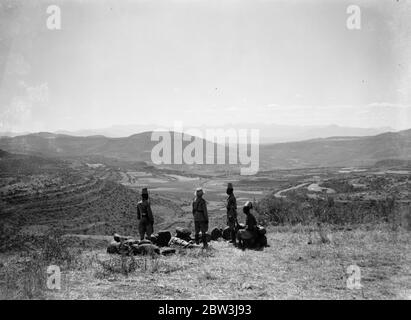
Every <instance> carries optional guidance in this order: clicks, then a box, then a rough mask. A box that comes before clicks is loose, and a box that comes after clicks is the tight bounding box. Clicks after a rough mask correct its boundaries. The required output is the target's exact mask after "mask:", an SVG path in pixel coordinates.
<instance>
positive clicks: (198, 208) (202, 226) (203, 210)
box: [193, 188, 208, 248]
mask: <svg viewBox="0 0 411 320" xmlns="http://www.w3.org/2000/svg"><path fill="white" fill-rule="evenodd" d="M203 194H204V192H203V189H201V188H197V189H196V192H195V198H194V200H193V216H194V230H195V242H196V244H199V243H200V231H201V234H202V239H201V240H202V242H203V247H204V248H207V246H208V244H207V235H206V232H207V231H208V212H207V203H206V201H205V200H204V199H203Z"/></svg>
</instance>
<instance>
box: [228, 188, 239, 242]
mask: <svg viewBox="0 0 411 320" xmlns="http://www.w3.org/2000/svg"><path fill="white" fill-rule="evenodd" d="M226 208H227V226H228V227H229V228H230V231H231V240H232V241H233V242H234V241H235V234H236V232H237V224H238V223H237V200H236V198H235V196H234V194H233V193H231V194H230V195H229V196H228V198H227V206H226Z"/></svg>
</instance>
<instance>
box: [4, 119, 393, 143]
mask: <svg viewBox="0 0 411 320" xmlns="http://www.w3.org/2000/svg"><path fill="white" fill-rule="evenodd" d="M216 128H222V127H210V126H207V127H205V126H203V127H198V129H200V130H202V131H205V130H206V129H216ZM224 128H233V129H235V130H238V129H258V130H260V142H261V143H277V142H293V141H302V140H307V139H316V138H328V137H335V136H346V137H351V136H356V137H360V136H373V135H377V134H380V133H384V132H389V131H394V130H393V129H392V128H390V127H382V128H355V127H342V126H337V125H328V126H289V125H278V124H261V123H251V124H250V123H240V124H226V125H225V126H224ZM163 129H164V130H170V131H173V130H174V128H168V127H166V128H163ZM186 129H187V128H186ZM153 130H157V126H155V125H153V124H147V125H115V126H111V127H107V128H101V129H89V130H78V131H65V130H60V131H56V132H54V133H55V134H64V135H70V136H77V137H85V136H95V135H101V136H105V137H109V138H121V137H129V136H131V135H134V134H136V133H142V132H149V131H153ZM28 134H30V133H29V132H22V133H17V132H2V133H1V132H0V136H7V137H15V136H19V135H28Z"/></svg>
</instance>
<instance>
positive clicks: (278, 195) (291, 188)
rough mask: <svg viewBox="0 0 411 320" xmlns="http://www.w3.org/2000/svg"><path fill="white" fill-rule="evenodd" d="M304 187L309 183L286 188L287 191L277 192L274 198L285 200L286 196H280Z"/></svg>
mask: <svg viewBox="0 0 411 320" xmlns="http://www.w3.org/2000/svg"><path fill="white" fill-rule="evenodd" d="M306 185H309V183H308V182H307V183H301V184H299V185H296V186H294V187H290V188H287V189H282V190H280V191H277V192H276V193H275V194H274V196H275V197H276V198H285V197H286V196H283V195H281V194H282V193H283V192H287V191H291V190H296V189H299V188H302V187H305V186H306Z"/></svg>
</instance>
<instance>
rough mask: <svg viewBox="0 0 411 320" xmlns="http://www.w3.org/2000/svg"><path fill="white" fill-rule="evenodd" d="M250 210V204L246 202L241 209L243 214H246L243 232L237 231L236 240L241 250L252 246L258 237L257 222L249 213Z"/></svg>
mask: <svg viewBox="0 0 411 320" xmlns="http://www.w3.org/2000/svg"><path fill="white" fill-rule="evenodd" d="M251 208H252V204H251V202H249V201H247V203H246V205H245V206H244V209H243V210H244V213H245V214H246V220H245V224H246V227H245V229H244V230H239V231H238V232H237V239H238V240H239V243H240V246H241V247H243V248H244V247H245V246H252V245H253V244H254V242H255V240H256V239H257V237H258V227H257V220H256V218H255V217H254V215H253V214H252V213H251V212H250V209H251Z"/></svg>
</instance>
